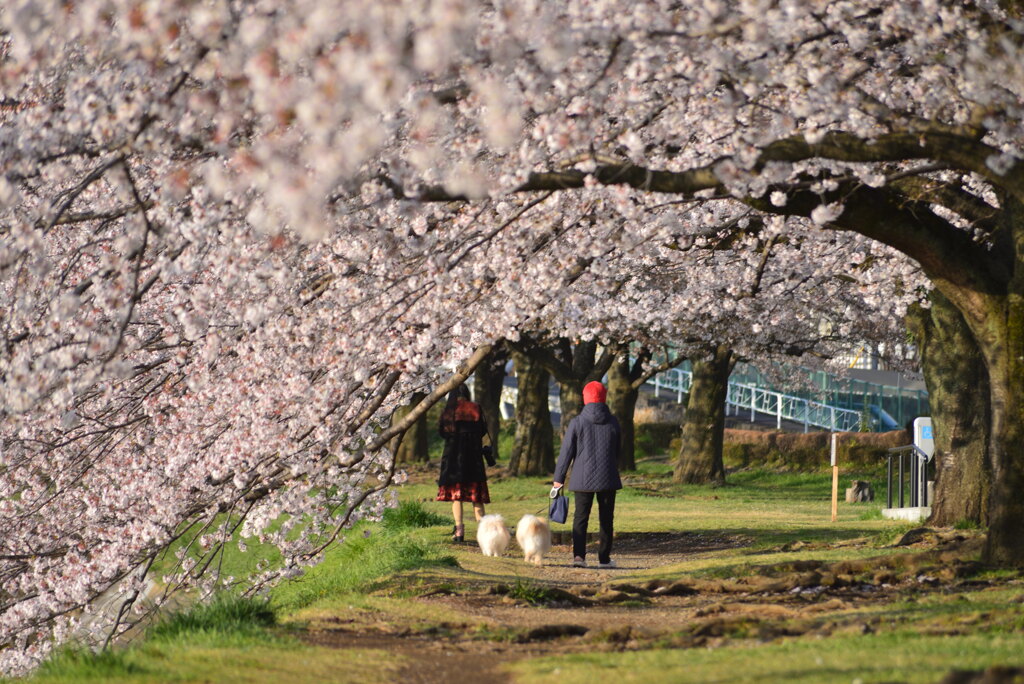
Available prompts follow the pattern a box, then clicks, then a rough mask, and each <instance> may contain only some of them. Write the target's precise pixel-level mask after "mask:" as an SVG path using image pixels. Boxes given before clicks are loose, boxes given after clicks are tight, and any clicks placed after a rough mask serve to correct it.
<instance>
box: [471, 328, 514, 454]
mask: <svg viewBox="0 0 1024 684" xmlns="http://www.w3.org/2000/svg"><path fill="white" fill-rule="evenodd" d="M507 362H508V351H506V350H505V349H504V348H502V347H498V348H496V349H495V350H494V351H493V352H491V354H490V356H488V357H487V359H486V360H485V361H484V362H483V363H481V364H480V365H479V366H477V368H476V371H475V373H474V375H473V398H474V399H475V400H476V403H478V404H480V410H481V411H483V414H484V420H485V421H487V434H488V435H490V437H491V447H492V449H493V453H494V458H498V433H499V432H501V390H502V388H503V387H504V384H505V364H506V363H507Z"/></svg>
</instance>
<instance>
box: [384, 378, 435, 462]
mask: <svg viewBox="0 0 1024 684" xmlns="http://www.w3.org/2000/svg"><path fill="white" fill-rule="evenodd" d="M424 397H426V395H425V394H423V393H421V392H417V393H415V394H413V395H412V399H411V400H410V401H409V403H408V404H406V405H405V406H402V407H400V408H398V409H396V410H395V412H394V413H393V414H391V424H392V425H394V424H395V423H397V422H399V421H400V420H402V418H404V417H405V416H407V415H408V414H409V411H412V410H413V409H414V408H415V407H416V405H417V404H418V403H420V402H421V401H423V399H424ZM427 429H428V428H427V414H426V413H424V414H423V415H422V416H420V417H419V419H418V420H416V422H414V423H413V424H412V425H410V426H409V429H408V430H406V431H405V433H404V434H403V435H402V436H401V437H400V438H399V441H398V443H397V445H396V446H395V447H394V452H395V463H426V462H427V461H429V460H430V453H429V451H428V449H427Z"/></svg>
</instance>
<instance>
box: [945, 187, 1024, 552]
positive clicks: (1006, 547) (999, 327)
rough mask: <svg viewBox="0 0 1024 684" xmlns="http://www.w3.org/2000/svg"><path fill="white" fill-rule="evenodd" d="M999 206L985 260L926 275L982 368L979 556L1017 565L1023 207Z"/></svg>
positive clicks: (1023, 388) (965, 257)
mask: <svg viewBox="0 0 1024 684" xmlns="http://www.w3.org/2000/svg"><path fill="white" fill-rule="evenodd" d="M1000 202H1001V204H1002V208H1001V211H1000V213H999V227H998V229H997V230H996V231H995V232H994V242H995V245H994V247H993V248H992V250H991V252H990V254H989V255H988V259H989V260H988V261H980V262H978V261H972V260H971V258H970V256H971V255H970V253H969V252H968V251H967V249H966V248H965V249H962V250H961V251H960V253H959V254H958V259H957V262H956V264H946V266H947V269H948V270H947V271H945V272H943V271H940V270H936V272H935V273H929V276H930V277H931V278H932V280H933V282H934V283H935V286H936V289H938V290H940V291H941V292H942V294H944V295H945V296H946V297H947V298H948V299H949V301H950V302H951V303H952V304H953V305H954V306H955V307H956V308H957V309H958V310H959V311H960V313H961V315H962V316H963V318H964V321H965V322H966V323H967V326H968V327H969V328H970V330H971V334H972V336H973V337H974V340H975V342H976V343H977V346H978V349H979V350H980V351H981V355H982V357H983V358H984V360H985V367H986V369H987V370H988V381H989V407H988V408H989V411H990V414H989V420H990V422H989V425H990V427H989V449H988V464H989V466H990V467H991V472H992V485H991V489H990V492H989V503H988V535H987V537H986V542H985V550H984V554H983V558H984V560H985V562H987V563H989V564H992V565H997V566H1013V567H1024V535H1022V534H1021V533H1020V530H1021V526H1022V525H1024V205H1022V203H1021V199H1019V198H1015V197H1014V196H1013V195H1010V194H1008V193H1007V194H1004V195H1003V196H1001V197H1000ZM960 400H961V401H963V399H960Z"/></svg>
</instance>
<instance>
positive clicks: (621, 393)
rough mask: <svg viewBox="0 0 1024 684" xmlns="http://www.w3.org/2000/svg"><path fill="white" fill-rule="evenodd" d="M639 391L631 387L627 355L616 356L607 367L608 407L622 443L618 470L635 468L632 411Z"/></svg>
mask: <svg viewBox="0 0 1024 684" xmlns="http://www.w3.org/2000/svg"><path fill="white" fill-rule="evenodd" d="M639 396H640V391H639V390H637V389H634V388H633V377H632V373H631V368H630V364H629V355H628V354H624V355H621V356H618V357H616V359H615V361H613V362H612V365H611V367H610V368H609V369H608V408H609V409H610V410H611V412H612V415H614V416H615V417H616V418H617V419H618V420H619V427H620V428H621V429H622V443H621V449H620V451H619V470H636V431H635V425H634V422H633V411H634V410H635V409H636V400H637V398H638V397H639Z"/></svg>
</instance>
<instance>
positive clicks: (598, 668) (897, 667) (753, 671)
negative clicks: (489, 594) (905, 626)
mask: <svg viewBox="0 0 1024 684" xmlns="http://www.w3.org/2000/svg"><path fill="white" fill-rule="evenodd" d="M1021 653H1024V635H1021V634H1005V635H987V634H971V635H962V636H928V635H920V634H916V633H914V632H910V631H900V632H892V633H887V634H867V635H850V636H834V637H831V638H829V639H827V640H817V639H814V640H804V639H799V640H783V641H781V642H777V643H771V644H756V643H744V644H742V645H737V646H730V647H724V648H717V649H708V648H692V649H656V650H650V651H637V652H626V653H593V652H592V653H586V654H577V655H569V656H561V657H555V658H537V659H532V660H525V661H520V662H518V663H514V664H512V665H509V666H507V667H506V669H507V670H508V671H510V672H512V673H514V674H515V675H516V676H517V677H521V678H522V680H523V681H528V682H537V683H538V684H541V683H544V682H552V683H555V682H557V683H558V684H576V683H579V684H589V683H590V682H593V681H596V680H614V681H616V682H645V683H646V682H680V683H683V682H702V683H705V684H710V683H714V682H758V683H760V682H764V683H765V684H767V683H769V682H779V681H785V682H806V683H808V684H811V683H813V684H819V683H821V682H854V681H861V682H864V684H868V683H869V682H894V681H900V682H928V683H929V684H930V683H932V682H937V681H939V680H940V679H942V678H943V676H944V675H945V674H946V673H947V672H949V670H951V669H954V668H956V669H984V668H985V667H988V666H990V665H991V664H992V663H994V662H995V663H1006V664H1020V663H1021V662H1022V661H1024V657H1022V656H1021Z"/></svg>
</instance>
